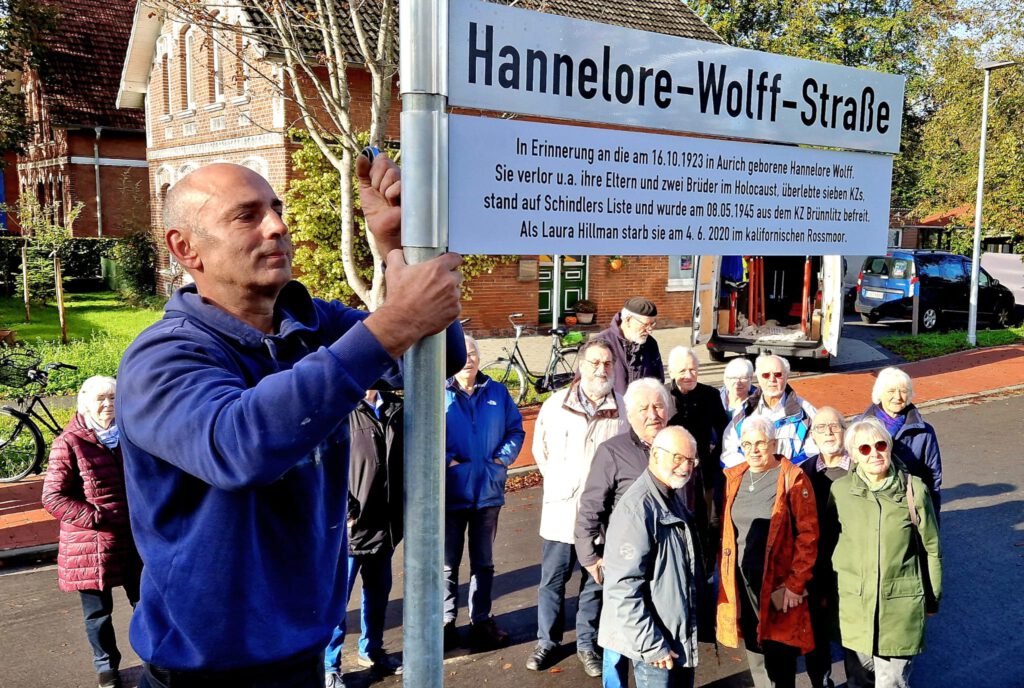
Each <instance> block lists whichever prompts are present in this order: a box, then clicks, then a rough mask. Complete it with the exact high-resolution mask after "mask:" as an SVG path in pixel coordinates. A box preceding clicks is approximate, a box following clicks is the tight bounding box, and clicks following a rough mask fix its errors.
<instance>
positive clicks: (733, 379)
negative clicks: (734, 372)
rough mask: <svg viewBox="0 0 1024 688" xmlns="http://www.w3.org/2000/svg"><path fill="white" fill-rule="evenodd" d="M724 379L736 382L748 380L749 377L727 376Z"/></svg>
mask: <svg viewBox="0 0 1024 688" xmlns="http://www.w3.org/2000/svg"><path fill="white" fill-rule="evenodd" d="M725 381H726V382H732V383H736V382H750V378H749V377H727V378H725Z"/></svg>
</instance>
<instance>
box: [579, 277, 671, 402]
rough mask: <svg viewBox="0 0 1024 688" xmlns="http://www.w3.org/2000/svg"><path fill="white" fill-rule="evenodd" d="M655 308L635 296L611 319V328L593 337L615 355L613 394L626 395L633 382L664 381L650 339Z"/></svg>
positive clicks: (654, 318) (658, 351)
mask: <svg viewBox="0 0 1024 688" xmlns="http://www.w3.org/2000/svg"><path fill="white" fill-rule="evenodd" d="M657 317H658V307H657V306H656V305H655V304H654V302H653V301H651V300H650V299H645V298H643V297H642V296H635V297H633V298H631V299H629V300H628V301H626V303H625V305H624V306H623V307H622V310H621V311H619V312H618V313H616V314H615V317H614V318H612V323H611V325H609V326H608V328H607V329H605V330H602V331H601V332H600V333H599V334H598V335H596V338H599V339H603V340H604V341H606V342H608V344H609V345H610V346H611V347H612V352H613V353H614V354H615V378H614V380H615V391H616V393H618V394H625V393H626V387H629V383H631V382H633V380H639V379H640V378H642V377H653V378H654V379H656V380H658V381H659V382H663V381H664V380H665V366H664V364H662V362H661V351H660V350H659V349H658V342H657V340H656V339H655V338H654V337H652V336H651V332H652V331H653V330H654V326H655V325H656V324H657V322H658V320H657Z"/></svg>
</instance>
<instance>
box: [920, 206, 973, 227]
mask: <svg viewBox="0 0 1024 688" xmlns="http://www.w3.org/2000/svg"><path fill="white" fill-rule="evenodd" d="M973 214H974V206H973V205H971V204H970V203H968V204H967V205H961V206H959V207H956V208H951V209H949V210H940V211H939V212H937V213H932V214H931V215H926V216H925V217H922V218H921V220H920V221H919V222H918V224H919V225H927V226H934V227H945V226H946V225H948V224H952V223H953V222H955V221H956V220H958V219H959V218H961V217H963V216H965V215H967V216H970V215H973Z"/></svg>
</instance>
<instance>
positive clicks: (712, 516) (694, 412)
mask: <svg viewBox="0 0 1024 688" xmlns="http://www.w3.org/2000/svg"><path fill="white" fill-rule="evenodd" d="M699 372H700V361H699V360H698V359H697V353H696V352H695V351H694V350H693V349H690V348H688V347H685V346H677V347H676V348H674V349H672V351H671V352H669V355H668V374H669V378H670V379H669V382H667V383H665V387H666V389H668V390H669V392H671V394H672V401H674V402H675V408H676V412H675V415H673V416H672V417H671V418H669V421H668V424H669V425H679V426H681V427H684V428H686V429H687V431H689V433H690V434H691V435H693V437H694V439H695V440H696V441H697V456H698V457H699V458H700V467H699V468H697V469H696V470H695V471H694V477H693V480H691V481H690V485H689V487H690V489H691V490H693V491H695V492H697V491H699V492H700V495H699V497H700V499H701V504H700V506H699V508H701V509H703V510H704V511H702V512H701V514H700V515H699V517H698V519H697V520H698V523H704V522H707V523H708V524H710V528H709V529H705V528H700V529H699V532H700V535H701V538H702V540H701V545H702V551H703V552H704V554H705V556H706V557H708V558H709V559H706V560H705V562H704V563H705V564H711V563H713V562H714V560H715V558H716V557H717V554H718V525H719V524H718V519H719V514H720V512H721V494H722V485H723V484H724V483H723V478H722V465H721V463H720V461H721V456H722V436H723V435H724V433H725V428H726V426H727V425H729V414H727V413H726V412H725V408H723V406H722V403H721V395H720V394H719V392H718V390H717V389H715V388H714V387H711V386H710V385H705V384H703V383H701V382H697V375H698V373H699ZM707 570H710V567H708V568H707Z"/></svg>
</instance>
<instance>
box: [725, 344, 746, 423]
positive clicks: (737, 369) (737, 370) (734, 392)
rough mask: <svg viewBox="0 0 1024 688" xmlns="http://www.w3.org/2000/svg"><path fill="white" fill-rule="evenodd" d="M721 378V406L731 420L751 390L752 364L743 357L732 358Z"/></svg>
mask: <svg viewBox="0 0 1024 688" xmlns="http://www.w3.org/2000/svg"><path fill="white" fill-rule="evenodd" d="M722 378H723V379H722V383H723V384H722V389H721V392H720V394H721V395H722V406H723V407H725V412H726V413H728V414H729V417H730V418H731V417H732V416H735V415H736V412H737V411H739V410H740V408H742V406H743V402H744V401H746V400H747V397H749V396H750V393H751V391H752V390H753V384H752V382H753V380H754V364H753V363H751V362H750V359H749V358H746V357H743V356H740V357H739V358H734V359H732V360H731V361H729V363H728V364H726V366H725V372H724V373H723V374H722Z"/></svg>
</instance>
